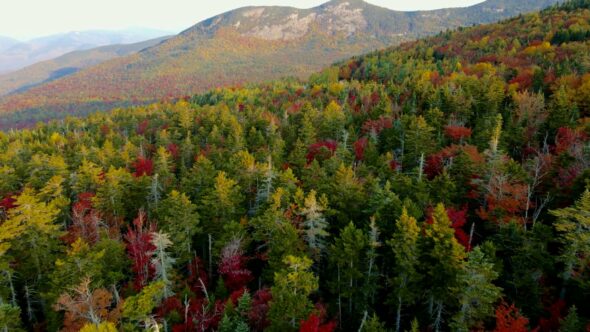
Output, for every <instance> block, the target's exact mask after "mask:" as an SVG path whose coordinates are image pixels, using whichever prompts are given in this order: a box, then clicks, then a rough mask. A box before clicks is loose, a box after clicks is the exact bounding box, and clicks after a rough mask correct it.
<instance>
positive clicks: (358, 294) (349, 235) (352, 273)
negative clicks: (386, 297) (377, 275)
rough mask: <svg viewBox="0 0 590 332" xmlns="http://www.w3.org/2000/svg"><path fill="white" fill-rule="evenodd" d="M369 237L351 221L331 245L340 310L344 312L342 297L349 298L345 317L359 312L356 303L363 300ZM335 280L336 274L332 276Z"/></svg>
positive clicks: (343, 314)
mask: <svg viewBox="0 0 590 332" xmlns="http://www.w3.org/2000/svg"><path fill="white" fill-rule="evenodd" d="M367 242H368V239H367V237H366V235H365V234H364V233H363V231H362V230H360V229H358V228H356V226H355V225H354V224H353V223H352V222H350V223H349V224H348V226H346V227H345V228H344V229H343V230H342V231H341V232H340V237H338V238H337V239H336V240H335V241H334V244H333V245H332V246H331V247H330V256H329V259H330V261H331V264H332V266H333V268H334V269H335V270H336V276H335V277H336V281H335V282H334V286H333V288H334V292H335V293H336V294H338V306H339V312H342V309H341V307H342V299H341V298H344V299H346V300H348V301H347V302H348V304H347V306H346V313H342V314H341V319H344V318H343V317H347V318H352V316H355V315H356V314H359V313H358V312H357V311H356V310H355V309H356V305H358V304H361V303H362V300H363V297H364V296H363V294H362V287H361V286H362V285H361V284H360V282H361V280H362V278H363V276H364V273H363V272H364V271H363V266H364V259H365V253H366V247H367V244H368V243H367ZM332 278H333V279H332V280H334V276H333V277H332Z"/></svg>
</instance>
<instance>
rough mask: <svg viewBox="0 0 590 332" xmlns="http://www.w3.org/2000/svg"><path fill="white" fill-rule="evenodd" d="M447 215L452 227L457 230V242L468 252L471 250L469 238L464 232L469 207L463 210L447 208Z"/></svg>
mask: <svg viewBox="0 0 590 332" xmlns="http://www.w3.org/2000/svg"><path fill="white" fill-rule="evenodd" d="M447 215H448V216H449V219H451V223H452V224H451V226H452V227H453V228H454V229H455V238H456V239H457V242H459V243H461V244H462V245H463V246H464V247H465V248H466V249H467V250H470V249H471V248H469V236H468V235H467V233H465V231H464V230H463V227H464V226H465V224H467V207H464V208H463V209H461V210H456V209H453V208H447Z"/></svg>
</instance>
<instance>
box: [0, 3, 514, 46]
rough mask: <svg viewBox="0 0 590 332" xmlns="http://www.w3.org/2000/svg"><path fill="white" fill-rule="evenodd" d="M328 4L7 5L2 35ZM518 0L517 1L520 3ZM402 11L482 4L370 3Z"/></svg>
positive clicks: (179, 22) (188, 21) (173, 23)
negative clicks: (243, 9) (257, 8)
mask: <svg viewBox="0 0 590 332" xmlns="http://www.w3.org/2000/svg"><path fill="white" fill-rule="evenodd" d="M326 1H327V0H325V1H323V0H2V5H1V10H0V36H9V37H13V38H18V39H28V38H32V37H38V36H44V35H49V34H54V33H59V32H67V31H75V30H90V29H109V30H111V29H124V28H128V27H148V28H155V29H161V30H166V31H171V32H179V31H181V30H183V29H185V28H188V27H190V26H192V25H193V24H195V23H197V22H199V21H201V20H203V19H206V18H209V17H211V16H214V15H216V14H220V13H223V12H225V11H228V10H231V9H234V8H238V7H243V6H249V5H286V6H294V7H299V8H309V7H314V6H317V5H320V4H322V3H323V2H326ZM515 1H518V0H515ZM367 2H370V3H372V4H376V5H379V6H383V7H387V8H391V9H397V10H421V9H435V8H443V7H463V6H469V5H473V4H476V3H478V2H482V0H367Z"/></svg>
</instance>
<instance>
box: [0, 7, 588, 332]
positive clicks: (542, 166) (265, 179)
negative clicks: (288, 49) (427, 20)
mask: <svg viewBox="0 0 590 332" xmlns="http://www.w3.org/2000/svg"><path fill="white" fill-rule="evenodd" d="M589 211H590V1H589V0H576V1H570V2H566V3H565V4H562V5H559V6H554V7H551V8H549V9H546V10H544V11H542V12H538V13H534V14H528V15H522V16H519V17H516V18H513V19H509V20H506V21H503V22H500V23H497V24H491V25H484V26H477V27H471V28H462V29H458V30H455V31H447V32H443V33H440V34H439V35H437V36H435V37H432V38H427V39H422V40H418V41H415V42H410V43H405V44H403V45H401V46H399V47H394V48H391V49H387V50H382V51H378V52H374V53H371V54H367V55H364V56H360V57H355V58H352V59H349V60H346V61H342V62H340V63H337V64H335V65H333V66H331V67H329V68H326V69H325V70H323V71H321V72H319V73H317V74H314V75H313V76H312V77H311V78H310V79H309V80H308V81H299V80H297V79H284V80H278V81H273V82H269V83H264V84H256V85H250V86H245V87H239V88H217V89H213V90H210V91H209V92H207V93H204V94H200V95H196V96H193V97H190V98H184V99H181V100H178V101H174V102H170V101H167V102H160V103H154V104H150V105H146V106H137V107H132V108H124V109H116V110H113V111H112V112H101V113H96V114H92V115H89V116H88V117H85V118H74V117H68V118H66V119H63V120H60V121H53V122H50V123H47V124H38V125H37V126H36V127H35V128H33V129H24V130H18V131H16V130H12V131H6V132H0V266H1V268H0V272H1V273H0V330H2V331H85V332H91V331H101V332H110V331H144V330H148V331H173V332H182V331H263V330H264V331H266V330H268V331H282V332H283V331H302V332H320V331H321V332H329V331H366V332H369V331H396V332H398V331H497V332H508V331H515V332H520V331H563V332H570V331H589V330H590V324H589V320H590V302H589V301H588V299H590V215H589Z"/></svg>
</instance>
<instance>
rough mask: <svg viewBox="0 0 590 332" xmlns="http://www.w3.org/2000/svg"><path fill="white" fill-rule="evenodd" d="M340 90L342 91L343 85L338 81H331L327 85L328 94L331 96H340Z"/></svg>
mask: <svg viewBox="0 0 590 332" xmlns="http://www.w3.org/2000/svg"><path fill="white" fill-rule="evenodd" d="M342 91H344V85H343V84H341V83H339V82H334V83H331V84H330V85H329V86H328V92H330V94H332V95H333V96H336V97H338V96H340V94H341V93H342Z"/></svg>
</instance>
